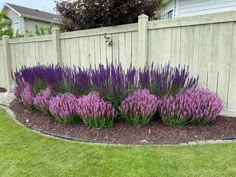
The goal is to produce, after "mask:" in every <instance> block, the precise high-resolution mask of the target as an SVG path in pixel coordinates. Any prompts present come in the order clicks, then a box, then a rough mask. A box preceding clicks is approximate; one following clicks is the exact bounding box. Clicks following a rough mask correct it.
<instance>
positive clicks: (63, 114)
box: [49, 93, 80, 125]
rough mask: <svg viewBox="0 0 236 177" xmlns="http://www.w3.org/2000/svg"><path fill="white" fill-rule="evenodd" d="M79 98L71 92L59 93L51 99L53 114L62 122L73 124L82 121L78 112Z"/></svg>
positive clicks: (50, 106)
mask: <svg viewBox="0 0 236 177" xmlns="http://www.w3.org/2000/svg"><path fill="white" fill-rule="evenodd" d="M77 102H78V99H77V98H76V97H75V96H74V95H73V94H70V93H64V94H59V95H57V96H55V97H52V98H51V100H50V101H49V110H50V113H51V115H52V116H54V117H55V118H56V120H57V121H58V122H60V123H63V124H67V125H71V124H74V123H77V122H79V121H80V118H79V116H78V114H77V113H76V105H77Z"/></svg>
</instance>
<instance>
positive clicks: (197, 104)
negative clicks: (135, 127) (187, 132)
mask: <svg viewBox="0 0 236 177" xmlns="http://www.w3.org/2000/svg"><path fill="white" fill-rule="evenodd" d="M222 109H223V102H222V100H221V99H220V98H219V97H218V96H217V95H216V94H215V93H212V92H210V91H208V90H206V89H202V88H192V89H188V90H186V91H185V92H184V93H181V94H178V95H176V96H168V97H163V98H162V99H160V100H158V112H159V113H160V115H161V119H162V122H163V123H164V124H165V125H169V126H173V125H186V124H189V123H191V124H203V125H204V124H208V123H210V122H211V121H212V120H214V119H215V118H216V117H217V116H218V115H219V113H220V112H221V111H222Z"/></svg>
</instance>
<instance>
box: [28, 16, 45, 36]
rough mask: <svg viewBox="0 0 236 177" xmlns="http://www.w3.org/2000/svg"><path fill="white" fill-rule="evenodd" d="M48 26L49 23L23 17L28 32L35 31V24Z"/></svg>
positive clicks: (32, 32)
mask: <svg viewBox="0 0 236 177" xmlns="http://www.w3.org/2000/svg"><path fill="white" fill-rule="evenodd" d="M36 25H38V26H40V27H44V28H45V27H49V25H50V23H48V22H42V21H37V20H32V19H26V18H25V31H26V32H27V33H30V34H34V33H35V26H36Z"/></svg>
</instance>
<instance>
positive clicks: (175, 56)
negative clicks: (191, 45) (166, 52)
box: [171, 27, 181, 66]
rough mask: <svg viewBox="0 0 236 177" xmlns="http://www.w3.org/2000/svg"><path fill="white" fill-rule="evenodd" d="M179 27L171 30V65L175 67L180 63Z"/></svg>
mask: <svg viewBox="0 0 236 177" xmlns="http://www.w3.org/2000/svg"><path fill="white" fill-rule="evenodd" d="M180 37H181V36H180V27H176V28H172V40H171V45H172V47H171V55H172V60H171V64H172V65H173V66H177V65H179V63H180Z"/></svg>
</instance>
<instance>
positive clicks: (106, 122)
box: [84, 118, 113, 128]
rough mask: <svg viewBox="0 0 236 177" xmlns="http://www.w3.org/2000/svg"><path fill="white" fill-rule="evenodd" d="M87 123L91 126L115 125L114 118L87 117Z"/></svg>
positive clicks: (107, 126) (106, 126)
mask: <svg viewBox="0 0 236 177" xmlns="http://www.w3.org/2000/svg"><path fill="white" fill-rule="evenodd" d="M84 123H85V125H86V126H88V127H89V128H110V127H112V126H113V119H112V118H103V119H93V118H91V119H89V118H88V119H86V120H85V121H84Z"/></svg>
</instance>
